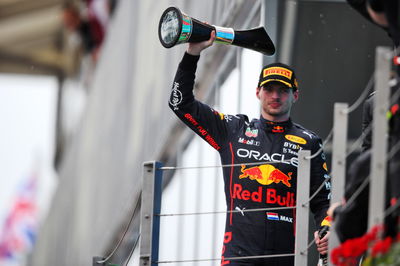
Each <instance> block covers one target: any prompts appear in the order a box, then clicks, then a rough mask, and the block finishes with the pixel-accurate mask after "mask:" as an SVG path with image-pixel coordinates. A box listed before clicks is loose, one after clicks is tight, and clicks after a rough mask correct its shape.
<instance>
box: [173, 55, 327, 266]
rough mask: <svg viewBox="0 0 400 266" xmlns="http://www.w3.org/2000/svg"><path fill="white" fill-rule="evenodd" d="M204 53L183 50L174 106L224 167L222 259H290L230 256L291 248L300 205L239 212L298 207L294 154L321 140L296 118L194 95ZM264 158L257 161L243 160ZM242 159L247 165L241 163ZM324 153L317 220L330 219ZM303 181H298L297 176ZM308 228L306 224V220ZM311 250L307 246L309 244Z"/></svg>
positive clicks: (318, 172)
mask: <svg viewBox="0 0 400 266" xmlns="http://www.w3.org/2000/svg"><path fill="white" fill-rule="evenodd" d="M198 60H199V56H192V55H189V54H187V53H186V54H185V55H184V57H183V59H182V61H181V63H180V65H179V67H178V71H177V74H176V77H175V80H174V83H173V88H172V93H171V97H170V101H169V106H170V107H171V109H172V110H173V111H174V112H175V114H176V115H177V116H178V117H179V118H180V119H181V120H182V121H183V122H184V123H185V124H186V125H187V126H188V127H190V128H191V129H192V130H193V131H194V132H195V133H197V134H198V135H199V136H200V137H202V138H203V139H204V140H205V141H206V142H208V143H209V144H210V145H211V146H212V147H213V148H214V149H216V150H217V151H218V152H219V154H220V157H221V161H222V164H224V165H225V164H227V165H230V164H238V166H231V167H223V176H224V183H225V195H226V204H227V209H228V210H237V211H239V212H234V213H228V214H227V217H226V229H225V236H224V246H223V250H222V261H221V265H226V264H229V265H293V264H294V263H293V262H294V257H293V256H289V257H284V258H275V259H269V260H266V259H264V260H262V259H261V260H255V259H250V260H232V259H226V258H229V257H242V256H255V255H266V254H282V253H285V254H286V253H294V236H295V210H294V209H284V210H274V211H257V212H241V211H243V210H249V209H254V208H267V207H282V206H295V205H296V202H295V200H296V187H297V166H298V159H297V153H298V151H299V150H300V149H307V150H311V153H315V152H316V151H317V150H319V149H320V147H321V140H320V138H319V137H318V136H317V135H315V134H314V133H312V132H311V131H309V130H307V129H305V128H303V127H301V126H299V125H297V124H295V123H293V122H292V121H291V120H290V119H289V120H288V121H286V122H283V123H273V122H269V121H267V120H265V119H264V118H262V117H261V118H260V119H253V120H252V121H251V122H249V120H248V118H247V116H245V115H224V114H222V113H219V112H217V111H215V110H213V109H212V108H210V107H209V106H207V105H205V104H203V103H201V102H199V101H197V100H196V99H195V98H194V96H193V92H192V90H193V86H194V79H195V71H196V68H197V61H198ZM250 162H259V164H257V165H250V166H249V165H244V164H245V163H250ZM242 164H243V165H242ZM328 177H329V176H328V173H327V167H326V162H325V156H324V154H323V153H321V154H320V155H318V156H317V157H315V158H314V159H312V166H311V184H310V185H311V194H312V193H314V192H315V191H316V190H317V188H318V187H319V186H320V185H321V184H322V183H324V182H325V187H324V188H323V189H322V190H321V191H320V192H319V193H318V195H317V196H316V197H315V198H314V199H313V200H312V201H311V210H312V212H313V213H314V216H315V221H316V224H317V225H320V224H321V222H322V221H323V220H324V218H325V217H326V210H327V209H328V207H329V194H330V183H329V181H326V180H325V179H326V178H328ZM300 182H301V181H300ZM304 226H308V225H304ZM304 248H306V247H304Z"/></svg>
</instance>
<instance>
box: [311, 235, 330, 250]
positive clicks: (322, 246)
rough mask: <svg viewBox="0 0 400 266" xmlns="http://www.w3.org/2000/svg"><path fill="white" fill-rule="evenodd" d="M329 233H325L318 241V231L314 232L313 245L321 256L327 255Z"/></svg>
mask: <svg viewBox="0 0 400 266" xmlns="http://www.w3.org/2000/svg"><path fill="white" fill-rule="evenodd" d="M329 234H330V232H329V231H328V232H326V235H325V236H324V237H323V238H322V239H320V238H319V235H318V231H315V232H314V239H315V244H316V245H317V250H318V252H319V253H320V254H321V255H325V254H327V253H328V239H329Z"/></svg>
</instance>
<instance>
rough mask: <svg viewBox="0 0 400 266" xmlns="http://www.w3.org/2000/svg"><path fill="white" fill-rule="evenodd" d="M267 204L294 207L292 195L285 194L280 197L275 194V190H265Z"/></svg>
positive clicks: (289, 193)
mask: <svg viewBox="0 0 400 266" xmlns="http://www.w3.org/2000/svg"><path fill="white" fill-rule="evenodd" d="M267 203H269V204H278V205H279V206H287V207H292V206H295V200H294V193H292V192H286V195H285V196H282V195H277V194H276V189H274V188H267Z"/></svg>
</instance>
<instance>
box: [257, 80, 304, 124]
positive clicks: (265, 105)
mask: <svg viewBox="0 0 400 266" xmlns="http://www.w3.org/2000/svg"><path fill="white" fill-rule="evenodd" d="M256 94H257V98H258V99H260V102H261V108H262V109H261V115H262V116H263V117H264V118H265V119H267V120H270V121H274V122H281V121H286V120H288V119H289V116H290V110H291V109H292V105H293V103H295V102H296V101H297V99H298V97H299V92H298V91H297V90H296V91H293V90H292V89H291V88H289V87H287V86H285V85H284V84H282V83H280V82H269V83H267V84H265V85H264V86H263V87H258V88H257V92H256Z"/></svg>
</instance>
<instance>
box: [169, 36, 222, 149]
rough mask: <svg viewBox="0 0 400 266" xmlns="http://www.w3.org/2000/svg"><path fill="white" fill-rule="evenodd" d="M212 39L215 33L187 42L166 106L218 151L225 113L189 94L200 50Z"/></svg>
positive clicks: (191, 90)
mask: <svg viewBox="0 0 400 266" xmlns="http://www.w3.org/2000/svg"><path fill="white" fill-rule="evenodd" d="M214 38H215V34H213V35H212V36H211V38H210V40H208V41H205V42H202V43H197V44H189V47H188V50H187V52H186V53H185V55H184V56H183V58H182V61H181V62H180V64H179V66H178V70H177V73H176V76H175V79H174V83H173V86H172V91H171V96H170V100H169V106H170V108H171V109H172V110H173V111H174V113H175V114H176V115H177V116H178V117H179V118H180V119H181V120H182V122H184V123H185V124H186V125H187V126H188V127H189V128H191V129H192V130H193V131H194V132H195V133H196V134H198V135H199V136H200V137H202V138H203V139H204V140H205V141H207V142H208V143H209V144H210V145H211V146H212V147H213V148H215V149H216V150H220V149H221V147H222V145H223V143H224V140H226V138H227V134H228V133H227V132H228V131H227V125H226V121H225V116H224V115H223V114H221V113H219V112H217V111H215V110H213V109H212V108H211V107H209V106H208V105H206V104H203V103H201V102H199V101H197V100H196V99H195V97H194V95H193V87H194V81H195V73H196V69H197V62H198V60H199V58H200V52H201V51H202V50H204V49H205V48H207V47H209V46H210V45H211V44H212V42H213V40H214Z"/></svg>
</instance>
